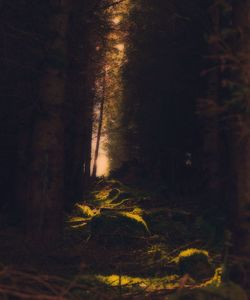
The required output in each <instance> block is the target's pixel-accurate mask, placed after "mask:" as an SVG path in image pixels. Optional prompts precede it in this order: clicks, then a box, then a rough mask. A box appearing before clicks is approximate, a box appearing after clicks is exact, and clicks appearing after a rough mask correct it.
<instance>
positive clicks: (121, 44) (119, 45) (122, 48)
mask: <svg viewBox="0 0 250 300" xmlns="http://www.w3.org/2000/svg"><path fill="white" fill-rule="evenodd" d="M115 49H117V50H118V51H124V49H125V45H124V44H123V43H120V44H117V45H115Z"/></svg>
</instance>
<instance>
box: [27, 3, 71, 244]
mask: <svg viewBox="0 0 250 300" xmlns="http://www.w3.org/2000/svg"><path fill="white" fill-rule="evenodd" d="M55 3H56V1H54V2H52V3H51V5H52V7H51V11H53V12H52V13H51V15H50V17H49V20H48V29H49V31H50V33H53V34H51V36H50V38H49V37H48V39H47V45H46V46H47V56H46V62H45V66H44V70H43V75H42V77H41V79H40V86H39V98H40V99H39V100H40V111H39V112H38V115H37V118H36V120H35V124H34V129H33V136H32V153H33V157H32V162H31V171H30V192H29V201H28V202H27V216H26V220H27V236H28V238H29V239H30V240H31V241H32V244H33V245H37V246H39V247H40V246H41V245H44V246H50V245H51V244H53V243H54V242H55V241H57V240H58V239H59V237H60V233H61V229H62V213H63V195H64V193H63V188H64V119H63V109H64V104H65V64H66V33H67V30H68V12H69V0H62V1H60V3H58V4H55ZM48 36H49V35H48ZM51 37H53V38H51Z"/></svg>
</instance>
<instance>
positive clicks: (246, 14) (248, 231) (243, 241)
mask: <svg viewBox="0 0 250 300" xmlns="http://www.w3.org/2000/svg"><path fill="white" fill-rule="evenodd" d="M233 8H234V10H233V11H234V26H235V29H237V30H238V32H239V40H237V45H236V49H235V55H236V56H237V58H238V61H239V65H238V66H237V67H239V72H238V74H237V75H238V78H237V81H238V83H240V85H241V89H242V90H241V92H242V97H243V98H242V100H243V103H244V106H245V112H244V113H242V114H238V115H236V116H235V119H234V122H233V123H232V129H233V168H234V170H233V171H234V174H235V181H236V182H235V184H236V188H237V199H235V200H237V203H236V205H235V223H236V224H237V225H238V226H237V227H236V228H235V242H236V244H235V248H236V251H237V252H238V253H240V254H243V255H246V256H247V255H248V254H249V252H250V227H249V218H250V130H249V128H250V118H249V111H250V93H249V87H250V39H249V33H250V2H249V1H248V0H242V1H234V7H233Z"/></svg>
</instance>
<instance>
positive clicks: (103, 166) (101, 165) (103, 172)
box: [96, 153, 109, 176]
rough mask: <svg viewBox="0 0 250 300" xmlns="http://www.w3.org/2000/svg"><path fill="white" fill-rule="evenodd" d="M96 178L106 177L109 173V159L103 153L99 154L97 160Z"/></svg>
mask: <svg viewBox="0 0 250 300" xmlns="http://www.w3.org/2000/svg"><path fill="white" fill-rule="evenodd" d="M96 173H97V174H96V175H97V176H107V175H108V173H109V159H108V157H107V155H106V154H105V153H100V154H99V156H98V159H97V172H96Z"/></svg>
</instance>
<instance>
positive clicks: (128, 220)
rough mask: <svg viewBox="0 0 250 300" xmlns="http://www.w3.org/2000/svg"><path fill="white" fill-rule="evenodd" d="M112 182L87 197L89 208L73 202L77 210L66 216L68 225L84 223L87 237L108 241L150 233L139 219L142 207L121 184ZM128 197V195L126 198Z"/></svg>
mask: <svg viewBox="0 0 250 300" xmlns="http://www.w3.org/2000/svg"><path fill="white" fill-rule="evenodd" d="M113 185H117V183H116V182H112V181H111V182H107V185H106V186H103V187H101V188H100V189H99V190H97V191H95V192H94V193H93V196H94V199H90V200H89V202H90V204H91V207H90V206H89V205H86V204H76V208H77V210H75V211H73V215H74V216H73V217H71V218H70V219H69V222H70V223H71V226H73V227H75V228H78V227H82V226H85V225H88V228H89V230H90V238H91V239H96V240H98V241H105V242H109V243H112V244H114V243H118V244H119V243H123V242H126V241H128V240H131V241H132V240H133V239H134V240H136V238H140V237H143V236H144V237H145V236H148V235H149V234H150V231H149V228H148V225H147V223H146V222H145V220H144V218H143V210H142V209H140V208H139V207H137V206H136V205H135V203H134V204H133V205H131V206H130V207H127V204H128V203H129V202H133V195H132V194H131V193H128V192H127V189H126V187H125V186H122V185H120V187H119V189H118V188H117V187H114V188H113ZM128 196H130V198H127V197H128Z"/></svg>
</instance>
